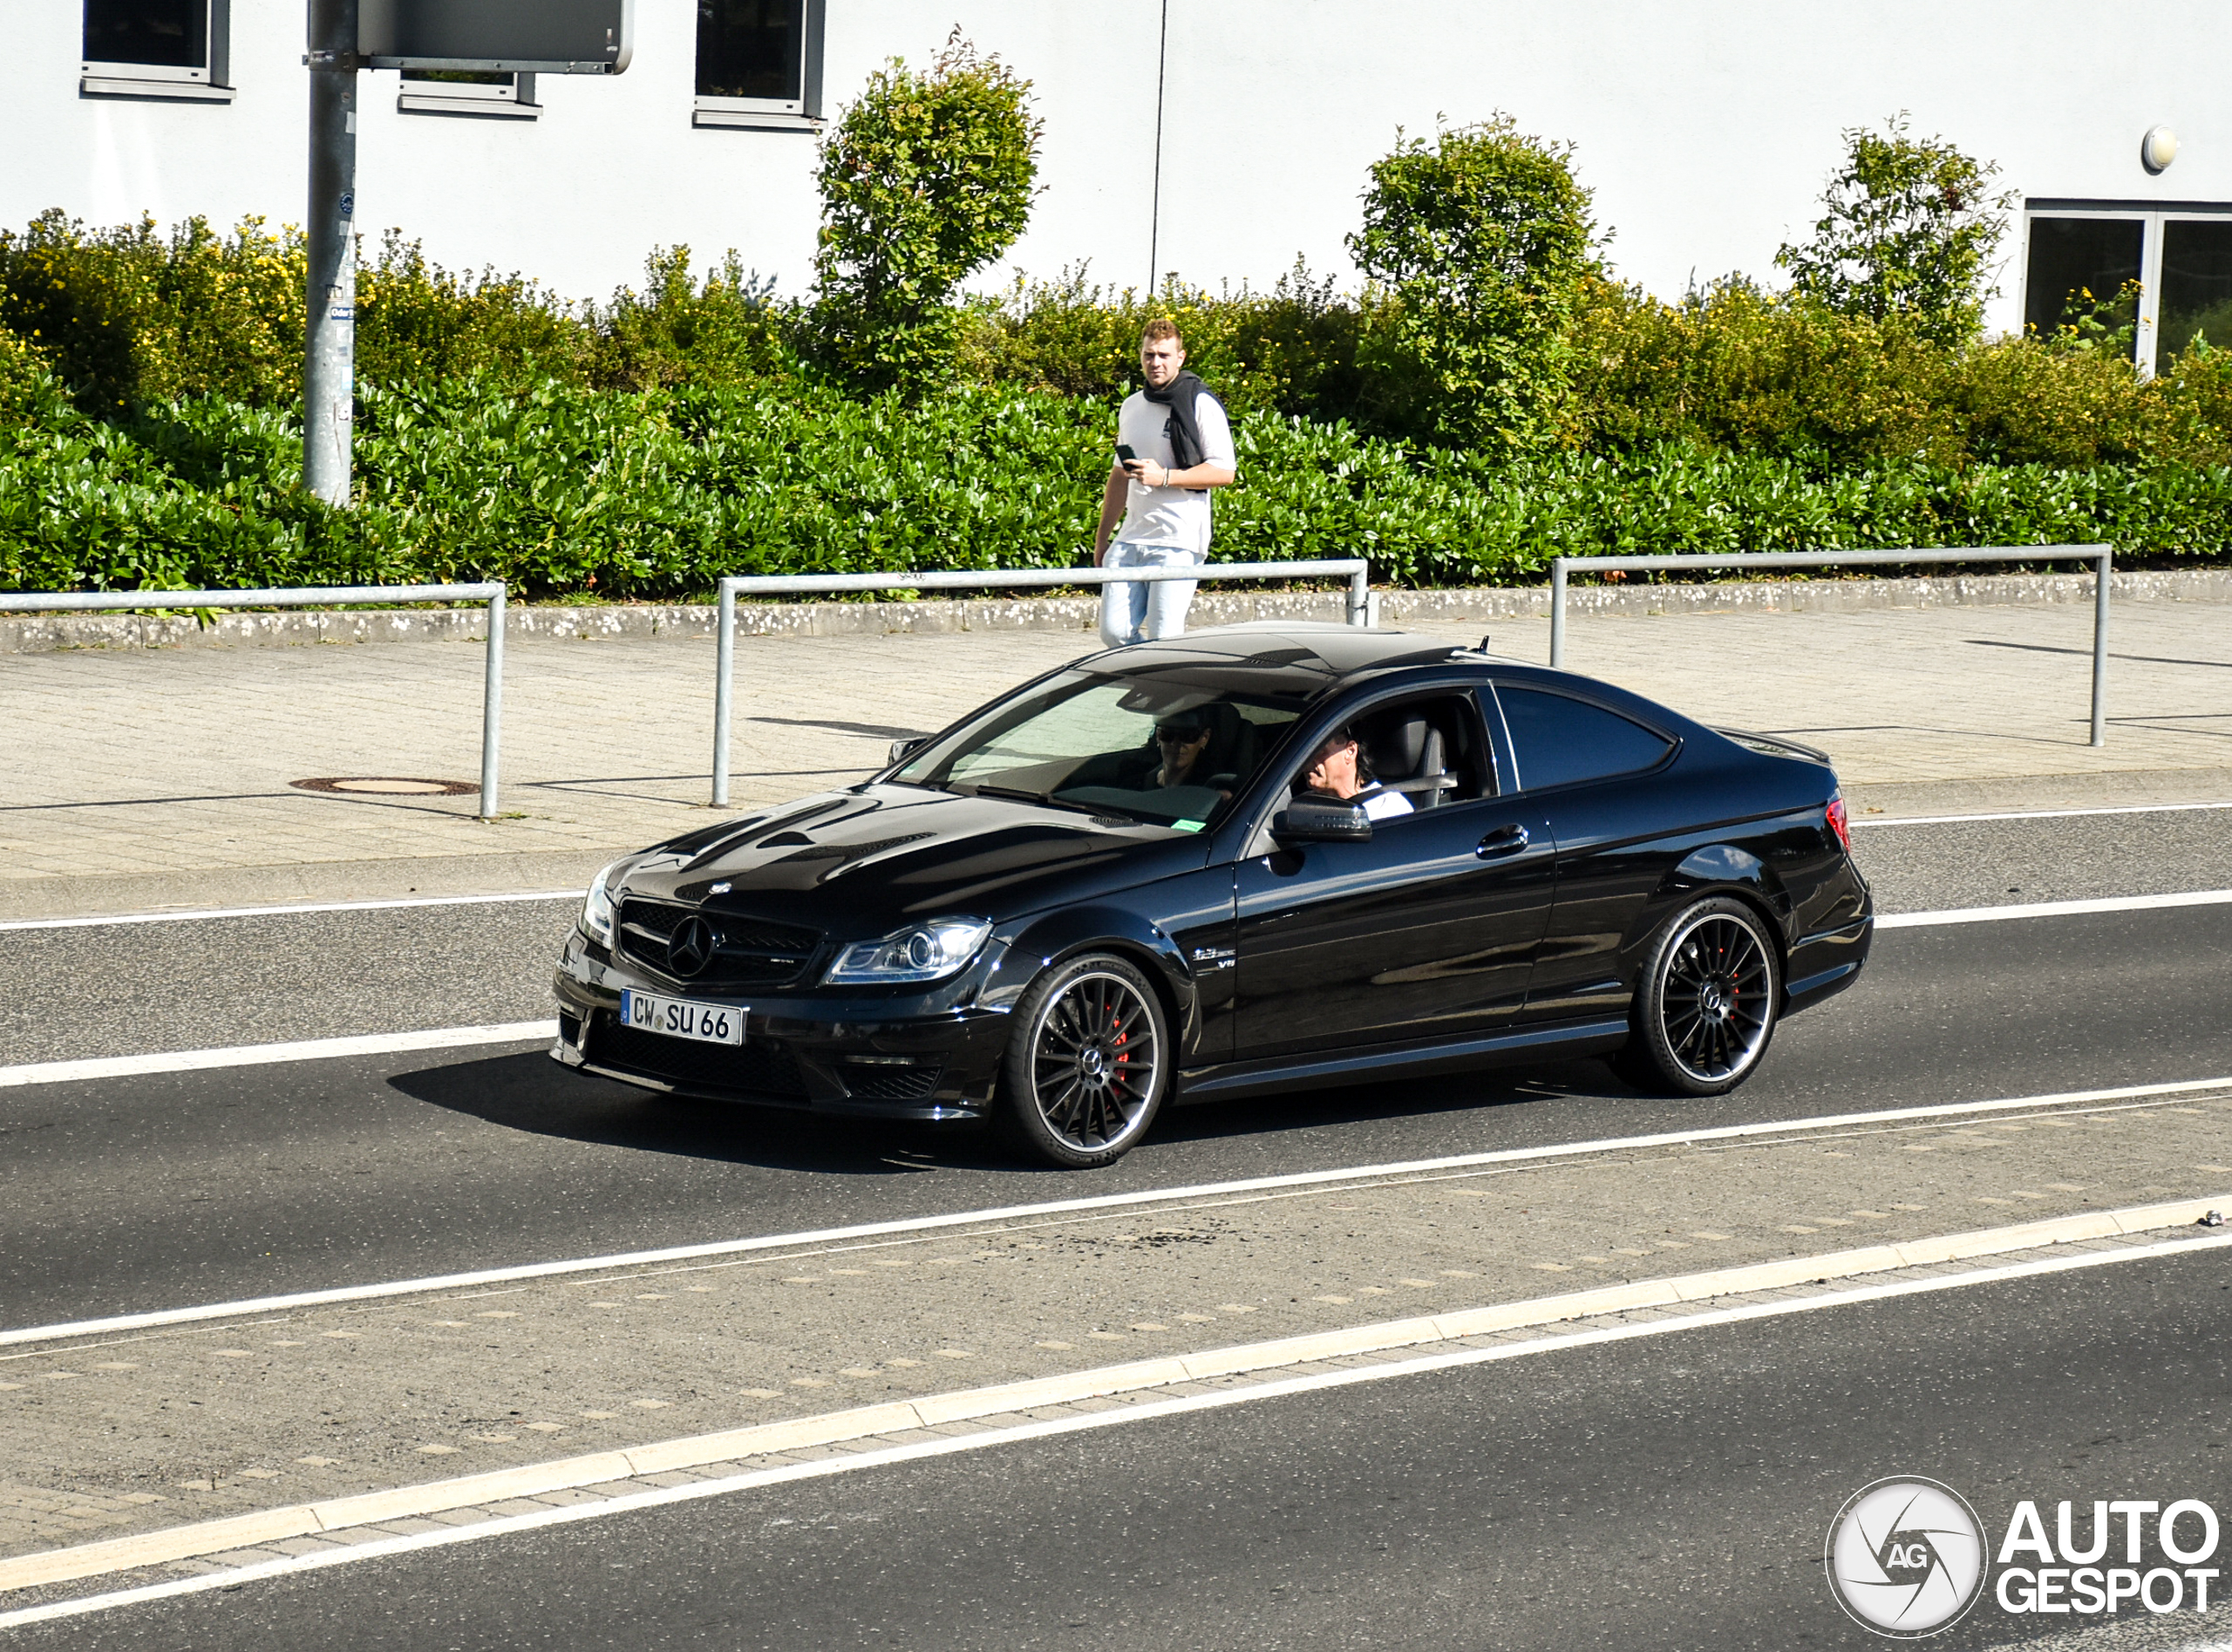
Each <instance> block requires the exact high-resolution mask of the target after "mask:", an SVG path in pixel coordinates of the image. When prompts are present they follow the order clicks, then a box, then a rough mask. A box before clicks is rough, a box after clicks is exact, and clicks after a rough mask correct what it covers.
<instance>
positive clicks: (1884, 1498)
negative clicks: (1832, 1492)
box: [1821, 1479, 1984, 1641]
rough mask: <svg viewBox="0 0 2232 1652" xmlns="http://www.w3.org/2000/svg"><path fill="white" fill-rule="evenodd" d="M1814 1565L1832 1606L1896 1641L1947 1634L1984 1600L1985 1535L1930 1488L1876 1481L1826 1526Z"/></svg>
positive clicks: (1953, 1500) (1950, 1499)
mask: <svg viewBox="0 0 2232 1652" xmlns="http://www.w3.org/2000/svg"><path fill="white" fill-rule="evenodd" d="M1821 1558H1822V1562H1823V1564H1824V1565H1825V1566H1827V1568H1828V1573H1829V1587H1830V1588H1831V1589H1832V1590H1833V1591H1834V1593H1835V1594H1836V1597H1837V1604H1838V1605H1839V1606H1841V1607H1842V1608H1844V1609H1845V1610H1846V1612H1847V1613H1848V1614H1849V1615H1851V1616H1852V1618H1853V1620H1854V1621H1855V1622H1857V1623H1859V1624H1860V1625H1861V1627H1862V1628H1868V1629H1873V1630H1874V1631H1875V1633H1876V1634H1878V1635H1892V1636H1894V1637H1895V1638H1897V1639H1899V1640H1903V1641H1911V1640H1918V1639H1920V1638H1921V1637H1922V1636H1923V1635H1935V1634H1936V1633H1937V1632H1938V1631H1939V1630H1940V1629H1943V1628H1950V1626H1951V1625H1952V1624H1953V1623H1954V1622H1955V1621H1957V1620H1958V1619H1959V1618H1960V1616H1961V1615H1962V1614H1963V1612H1966V1611H1967V1610H1968V1609H1969V1608H1970V1607H1972V1606H1974V1605H1975V1604H1976V1603H1977V1596H1978V1595H1979V1594H1983V1593H1984V1527H1983V1526H1982V1524H1981V1523H1980V1522H1979V1521H1978V1520H1977V1512H1976V1511H1975V1510H1974V1509H1972V1508H1970V1506H1969V1505H1968V1502H1967V1500H1966V1499H1963V1497H1962V1495H1961V1494H1960V1493H1959V1492H1956V1491H1954V1490H1953V1489H1952V1488H1951V1487H1950V1486H1945V1485H1939V1484H1938V1483H1937V1482H1936V1480H1922V1479H1891V1480H1878V1481H1876V1482H1875V1485H1871V1486H1868V1488H1867V1489H1865V1490H1864V1491H1861V1492H1859V1493H1858V1494H1857V1495H1855V1496H1854V1498H1853V1499H1852V1500H1851V1501H1850V1502H1848V1503H1847V1504H1846V1505H1845V1506H1844V1507H1843V1508H1842V1509H1841V1510H1839V1511H1838V1513H1837V1518H1836V1519H1834V1521H1832V1522H1831V1523H1830V1526H1829V1540H1828V1544H1827V1548H1826V1550H1825V1551H1824V1553H1823V1554H1822V1557H1821Z"/></svg>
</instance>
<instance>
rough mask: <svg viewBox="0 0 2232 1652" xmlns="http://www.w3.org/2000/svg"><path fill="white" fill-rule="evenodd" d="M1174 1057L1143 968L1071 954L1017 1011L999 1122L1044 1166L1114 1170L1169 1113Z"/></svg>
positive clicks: (1012, 1141)
mask: <svg viewBox="0 0 2232 1652" xmlns="http://www.w3.org/2000/svg"><path fill="white" fill-rule="evenodd" d="M1171 1055H1172V1050H1171V1042H1170V1028H1169V1023H1168V1018H1167V1016H1165V1015H1164V1014H1163V1010H1162V1001H1161V1000H1160V998H1158V997H1157V996H1155V990H1154V989H1153V986H1151V985H1150V984H1149V983H1148V982H1147V977H1146V976H1144V975H1142V974H1140V971H1139V969H1137V968H1136V967H1135V966H1133V964H1131V963H1130V962H1127V961H1126V960H1125V959H1122V958H1119V957H1118V956H1116V955H1114V954H1113V953H1106V952H1088V953H1084V954H1081V955H1079V956H1077V957H1074V958H1066V959H1065V960H1063V961H1062V962H1060V963H1058V964H1056V965H1055V966H1054V967H1053V968H1051V969H1048V970H1047V971H1045V974H1043V975H1041V976H1039V977H1038V980H1036V981H1034V982H1031V988H1030V990H1029V991H1027V992H1025V993H1024V996H1023V1001H1022V1002H1021V1003H1018V1004H1017V1006H1016V1009H1015V1031H1014V1034H1013V1035H1012V1036H1011V1037H1010V1039H1009V1041H1008V1048H1007V1054H1006V1056H1005V1057H1004V1058H1003V1060H1002V1063H1001V1073H1000V1098H999V1103H998V1105H997V1108H996V1110H995V1112H994V1114H993V1120H994V1124H995V1126H996V1127H997V1130H998V1132H999V1134H1000V1137H1001V1139H1002V1140H1003V1141H1004V1142H1005V1143H1006V1144H1007V1146H1009V1147H1010V1149H1011V1150H1012V1151H1014V1152H1017V1153H1018V1154H1020V1155H1022V1156H1024V1157H1025V1158H1029V1159H1037V1160H1038V1161H1039V1162H1041V1163H1044V1164H1050V1165H1057V1166H1061V1167H1062V1168H1063V1169H1065V1170H1097V1169H1099V1167H1101V1166H1104V1165H1113V1164H1114V1163H1115V1162H1116V1161H1117V1160H1118V1159H1121V1158H1122V1157H1123V1156H1124V1155H1125V1154H1126V1153H1127V1152H1130V1151H1131V1150H1132V1148H1133V1146H1135V1145H1136V1144H1137V1143H1138V1142H1139V1140H1140V1138H1141V1137H1143V1136H1145V1135H1146V1134H1147V1130H1148V1128H1149V1127H1150V1126H1151V1125H1153V1123H1154V1118H1155V1114H1156V1113H1157V1112H1160V1111H1161V1108H1162V1101H1163V1098H1164V1096H1165V1095H1166V1094H1167V1093H1168V1091H1169V1089H1170V1060H1171Z"/></svg>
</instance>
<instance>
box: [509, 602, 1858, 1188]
mask: <svg viewBox="0 0 2232 1652" xmlns="http://www.w3.org/2000/svg"><path fill="white" fill-rule="evenodd" d="M1873 928H1874V918H1873V916H1872V915H1871V907H1870V902H1869V897H1868V887H1867V885H1866V884H1865V883H1864V882H1863V881H1862V880H1861V876H1860V874H1859V871H1858V870H1857V868H1855V867H1854V864H1853V860H1852V854H1851V842H1850V839H1849V836H1848V833H1847V829H1846V821H1845V812H1844V804H1843V801H1842V799H1841V797H1840V796H1839V794H1838V791H1837V778H1836V776H1835V774H1834V772H1831V770H1830V767H1829V763H1828V759H1827V758H1826V757H1825V756H1823V755H1822V754H1821V753H1820V752H1818V751H1812V750H1809V749H1808V748H1807V747H1804V746H1800V745H1796V744H1791V743H1790V742H1787V741H1785V740H1780V739H1776V738H1769V737H1766V736H1762V735H1756V734H1749V733H1744V732H1740V731H1734V730H1716V729H1711V728H1707V727H1705V726H1704V725H1703V724H1698V723H1694V722H1692V721H1691V720H1690V719H1689V718H1687V717H1683V716H1682V715H1680V714H1679V713H1678V712H1675V711H1671V710H1667V709H1666V708H1665V707H1664V706H1662V705H1657V704H1653V703H1652V702H1650V701H1649V700H1646V699H1643V698H1641V697H1638V696H1636V695H1633V694H1630V693H1627V692H1625V691H1624V690H1620V689H1616V688H1613V687H1611V686H1609V684H1606V683H1599V682H1596V681H1593V680H1591V679H1589V678H1588V677H1583V676H1575V675H1573V674H1571V673H1569V672H1564V671H1555V670H1545V669H1543V668H1542V667H1540V666H1533V665H1527V664H1523V663H1519V662H1516V661H1512V660H1506V659H1501V658H1498V657H1496V656H1492V655H1489V654H1487V653H1485V652H1481V651H1478V650H1475V649H1466V648H1453V647H1452V646H1451V645H1450V644H1449V643H1447V642H1436V641H1433V640H1432V639H1429V638H1426V637H1423V636H1407V635H1405V634H1403V633H1400V632H1393V631H1383V630H1364V629H1351V628H1350V627H1346V626H1340V625H1324V626H1319V625H1303V624H1258V625H1242V626H1232V627H1228V628H1226V629H1219V630H1210V631H1199V632H1195V633H1194V634H1193V635H1191V636H1187V637H1184V638H1182V639H1181V640H1177V641H1172V642H1148V643H1141V644H1136V645H1134V646H1133V647H1130V648H1126V649H1115V650H1113V651H1110V652H1107V653H1103V654H1096V655H1093V656H1090V657H1088V658H1085V659H1082V660H1079V661H1078V662H1077V663H1074V664H1072V665H1065V666H1064V667H1062V668H1061V669H1059V670H1055V671H1051V672H1049V673H1048V674H1047V675H1045V676H1041V677H1039V678H1038V679H1037V680H1036V681H1034V682H1031V683H1024V685H1023V686H1022V687H1020V688H1017V689H1016V690H1012V691H1011V692H1010V693H1006V694H1004V695H1002V696H1000V697H998V698H997V699H996V700H994V701H992V702H991V703H990V704H987V705H985V706H984V707H983V708H982V709H980V710H976V711H974V712H972V713H970V715H969V716H968V717H963V719H962V720H961V721H960V722H958V723H956V724H954V725H953V726H952V727H950V728H949V729H947V730H946V731H944V732H942V733H941V734H938V735H936V736H935V737H933V738H929V739H927V740H909V741H902V742H901V743H899V744H896V745H895V746H894V747H893V748H892V760H891V766H890V767H888V768H887V769H886V770H884V771H883V772H881V773H880V774H877V775H875V776H874V777H873V778H869V779H867V780H864V781H862V782H861V784H859V785H854V786H849V787H847V788H845V789H844V790H841V791H836V792H824V793H820V794H819V795H816V796H813V797H807V798H801V799H798V800H797V801H795V802H793V803H786V804H784V805H783V806H780V807H777V808H772V809H767V810H765V811H763V812H757V813H753V814H750V815H746V816H742V817H739V818H733V819H724V820H720V821H718V822H716V823H715V824H712V825H711V826H705V827H704V828H702V829H700V830H698V831H696V832H691V833H687V834H685V835H684V836H682V837H678V838H675V839H672V840H670V841H668V842H665V843H663V844H660V845H658V846H656V847H654V848H650V849H647V850H645V851H643V853H639V854H633V855H629V856H628V857H627V858H626V859H624V860H617V861H615V862H614V863H613V864H612V865H611V866H609V867H607V868H605V870H604V871H603V872H602V873H601V874H598V876H597V878H596V880H595V883H594V884H593V885H592V886H591V887H590V889H589V897H588V900H587V901H586V902H585V904H584V906H583V908H582V915H581V921H580V923H579V925H578V928H577V929H576V932H575V934H574V935H572V936H571V937H570V939H569V940H568V943H567V946H566V950H565V955H564V957H563V959H562V960H561V964H560V968H559V971H558V976H557V991H558V1002H559V1017H558V1024H559V1037H558V1042H557V1044H556V1045H555V1049H554V1050H553V1053H554V1054H555V1056H556V1057H557V1058H558V1059H559V1060H560V1061H561V1062H564V1063H565V1064H568V1066H573V1067H578V1068H581V1069H582V1070H583V1071H589V1072H594V1073H600V1074H602V1075H603V1076H605V1077H607V1078H616V1079H619V1080H621V1081H623V1082H624V1083H627V1084H637V1085H641V1086H643V1087H645V1088H648V1089H652V1090H658V1091H673V1092H677V1093H680V1094H684V1095H688V1096H695V1097H704V1098H717V1099H722V1100H732V1101H739V1102H751V1103H759V1104H770V1105H780V1106H789V1107H799V1108H809V1109H813V1110H814V1111H816V1112H828V1113H847V1114H861V1115H872V1116H876V1117H882V1118H910V1119H922V1120H952V1121H980V1122H982V1121H989V1122H990V1124H992V1125H994V1126H995V1127H996V1128H997V1130H998V1131H999V1132H1001V1134H1002V1135H1003V1136H1004V1138H1005V1139H1007V1140H1008V1141H1009V1142H1010V1143H1011V1145H1012V1146H1015V1147H1016V1148H1017V1149H1019V1150H1021V1151H1023V1152H1025V1153H1027V1154H1029V1155H1031V1156H1034V1157H1036V1158H1038V1159H1045V1160H1050V1161H1051V1162H1052V1163H1054V1164H1057V1165H1061V1166H1073V1167H1080V1168H1082V1167H1089V1166H1099V1165H1106V1164H1109V1163H1111V1162H1113V1160H1115V1159H1118V1158H1119V1157H1121V1156H1122V1155H1123V1154H1124V1153H1125V1152H1127V1151H1128V1150H1129V1149H1130V1148H1131V1147H1133V1146H1134V1145H1136V1144H1137V1143H1138V1142H1139V1140H1140V1138H1141V1137H1142V1136H1144V1135H1145V1134H1146V1133H1147V1131H1148V1130H1149V1129H1150V1128H1152V1127H1153V1123H1154V1119H1155V1117H1156V1114H1157V1112H1159V1111H1160V1109H1161V1108H1162V1107H1163V1106H1164V1105H1166V1104H1170V1103H1186V1102H1195V1101H1211V1100H1215V1099H1216V1098H1220V1097H1224V1096H1236V1095H1242V1094H1254V1093H1261V1092H1263V1091H1290V1090H1296V1089H1301V1088H1305V1087H1309V1086H1315V1085H1324V1084H1358V1083H1364V1082H1372V1081H1378V1080H1384V1079H1392V1078H1409V1077H1414V1076H1419V1075H1426V1074H1439V1073H1447V1072H1452V1071H1461V1070H1466V1069H1471V1068H1475V1067H1480V1066H1486V1065H1490V1064H1500V1063H1521V1062H1523V1063H1543V1062H1548V1061H1553V1060H1561V1059H1565V1058H1568V1057H1581V1056H1605V1057H1611V1058H1612V1060H1613V1061H1614V1063H1615V1064H1616V1066H1617V1067H1618V1068H1619V1069H1620V1070H1621V1071H1623V1073H1624V1074H1625V1075H1627V1076H1628V1077H1629V1078H1630V1079H1631V1080H1633V1081H1634V1082H1636V1083H1637V1084H1642V1085H1643V1086H1646V1087H1649V1088H1651V1089H1654V1090H1657V1091H1665V1092H1671V1093H1676V1094H1687V1095H1700V1096H1702V1095H1716V1094H1718V1093H1720V1092H1722V1091H1726V1090H1729V1089H1731V1088H1732V1087H1733V1086H1734V1085H1736V1084H1739V1083H1741V1082H1742V1081H1743V1080H1744V1078H1745V1077H1747V1076H1748V1075H1749V1074H1750V1073H1751V1072H1752V1071H1754V1070H1755V1069H1756V1068H1757V1067H1758V1065H1759V1061H1760V1059H1761V1058H1762V1057H1764V1056H1765V1055H1766V1050H1767V1044H1768V1041H1769V1039H1770V1038H1771V1037H1773V1033H1774V1029H1775V1024H1776V1023H1777V1021H1778V1020H1779V1018H1780V1017H1781V1016H1785V1015H1787V1014H1789V1013H1790V1012H1791V1011H1793V1010H1800V1009H1804V1008H1806V1007H1807V1006H1808V1005H1810V1004H1813V1003H1818V1002H1820V1000H1821V999H1823V998H1826V997H1827V996H1830V995H1831V994H1833V993H1834V992H1837V991H1839V990H1840V989H1843V988H1845V987H1848V986H1849V985H1851V984H1852V982H1853V981H1854V979H1855V978H1856V977H1857V976H1858V974H1859V972H1860V969H1861V965H1862V963H1863V962H1865V961H1866V959H1867V956H1868V942H1869V938H1870V935H1871V933H1872V931H1873Z"/></svg>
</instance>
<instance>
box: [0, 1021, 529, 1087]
mask: <svg viewBox="0 0 2232 1652" xmlns="http://www.w3.org/2000/svg"><path fill="white" fill-rule="evenodd" d="M557 1036H558V1023H557V1022H556V1021H555V1020H553V1021H507V1022H501V1023H497V1024H495V1025H493V1026H483V1027H432V1028H428V1029H426V1030H424V1031H421V1032H372V1033H362V1034H358V1035H356V1036H353V1037H347V1038H302V1039H296V1040H293V1041H291V1042H289V1043H285V1044H233V1045H230V1046H228V1048H225V1049H221V1050H167V1051H165V1052H163V1053H160V1054H158V1055H151V1056H92V1057H86V1058H85V1059H84V1060H82V1061H36V1062H32V1063H31V1064H28V1065H25V1066H21V1067H0V1090H5V1089H9V1088H10V1087H12V1086H15V1085H18V1084H69V1083H73V1082H76V1081H78V1080H81V1079H86V1078H134V1077H137V1076H139V1075H140V1074H144V1073H157V1072H204V1071H208V1070H209V1069H211V1068H214V1067H262V1066H269V1065H273V1064H276V1063H280V1062H288V1061H330V1060H332V1059H334V1058H335V1057H341V1056H384V1055H390V1054H392V1053H394V1052H395V1051H397V1050H453V1049H466V1048H469V1047H471V1046H473V1045H475V1044H530V1043H537V1042H547V1041H548V1040H550V1039H552V1038H555V1037H557Z"/></svg>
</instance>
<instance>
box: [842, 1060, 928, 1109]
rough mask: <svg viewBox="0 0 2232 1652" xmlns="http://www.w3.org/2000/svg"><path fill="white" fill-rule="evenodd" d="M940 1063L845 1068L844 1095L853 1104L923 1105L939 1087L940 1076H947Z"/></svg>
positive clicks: (860, 1065)
mask: <svg viewBox="0 0 2232 1652" xmlns="http://www.w3.org/2000/svg"><path fill="white" fill-rule="evenodd" d="M844 1071H845V1093H846V1094H847V1095H848V1096H850V1097H851V1098H853V1099H854V1101H923V1100H927V1099H928V1098H929V1094H930V1092H931V1091H934V1090H936V1088H937V1087H938V1078H939V1075H940V1074H942V1072H944V1071H945V1067H944V1064H942V1063H941V1062H929V1063H926V1064H923V1065H921V1066H912V1067H879V1066H866V1065H863V1064H860V1063H857V1062H847V1063H846V1064H845V1070H844Z"/></svg>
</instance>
